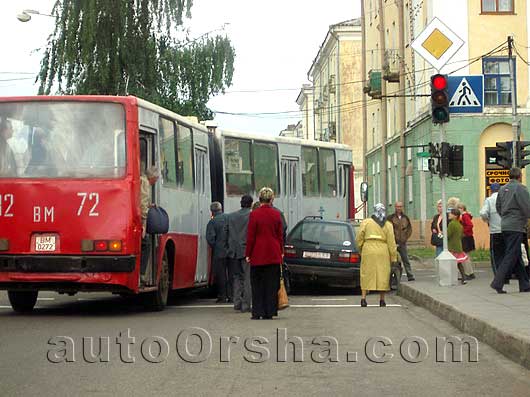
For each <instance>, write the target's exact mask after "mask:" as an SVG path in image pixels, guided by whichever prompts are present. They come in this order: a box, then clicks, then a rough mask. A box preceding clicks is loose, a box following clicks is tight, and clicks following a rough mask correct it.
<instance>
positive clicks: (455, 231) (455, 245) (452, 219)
mask: <svg viewBox="0 0 530 397" xmlns="http://www.w3.org/2000/svg"><path fill="white" fill-rule="evenodd" d="M460 216H461V214H460V210H459V209H458V208H453V209H451V211H449V213H448V217H449V223H448V225H447V249H448V250H449V252H450V253H451V254H453V256H454V257H455V258H456V265H457V266H458V270H459V271H460V277H461V281H462V284H465V283H466V274H465V271H464V263H465V262H467V261H468V259H469V258H468V255H467V254H466V253H465V252H464V249H463V247H462V237H463V236H464V226H462V223H461V222H460Z"/></svg>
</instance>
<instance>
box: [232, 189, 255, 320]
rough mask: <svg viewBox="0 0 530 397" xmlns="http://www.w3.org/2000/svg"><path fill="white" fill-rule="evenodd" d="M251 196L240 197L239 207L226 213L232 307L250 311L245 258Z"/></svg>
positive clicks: (247, 269) (249, 292) (248, 272)
mask: <svg viewBox="0 0 530 397" xmlns="http://www.w3.org/2000/svg"><path fill="white" fill-rule="evenodd" d="M251 206H252V196H249V195H248V194H246V195H244V196H243V197H241V209H240V210H239V211H236V212H232V213H231V214H228V258H229V259H228V262H229V264H228V266H229V268H230V273H231V274H232V277H233V280H232V283H233V288H232V291H233V300H234V309H235V310H240V311H241V312H243V313H245V312H250V305H251V287H250V265H249V264H248V263H247V261H246V260H245V249H246V247H247V229H248V218H249V216H250V207H251Z"/></svg>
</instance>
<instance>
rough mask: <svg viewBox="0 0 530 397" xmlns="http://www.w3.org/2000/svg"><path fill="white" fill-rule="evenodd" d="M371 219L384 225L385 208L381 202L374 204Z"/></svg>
mask: <svg viewBox="0 0 530 397" xmlns="http://www.w3.org/2000/svg"><path fill="white" fill-rule="evenodd" d="M372 219H373V220H374V221H375V222H376V223H377V224H378V225H379V226H381V227H383V226H385V222H386V208H385V206H384V205H383V204H381V203H377V204H376V205H374V213H373V215H372Z"/></svg>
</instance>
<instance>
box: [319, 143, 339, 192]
mask: <svg viewBox="0 0 530 397" xmlns="http://www.w3.org/2000/svg"><path fill="white" fill-rule="evenodd" d="M319 171H320V188H321V193H322V196H324V197H336V196H337V173H336V170H335V152H334V151H333V150H332V149H320V167H319Z"/></svg>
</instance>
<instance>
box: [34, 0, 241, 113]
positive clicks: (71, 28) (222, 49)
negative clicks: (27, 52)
mask: <svg viewBox="0 0 530 397" xmlns="http://www.w3.org/2000/svg"><path fill="white" fill-rule="evenodd" d="M192 4H193V0H112V1H109V0H57V1H56V2H55V5H54V7H53V11H52V14H53V15H54V16H55V18H56V23H55V30H54V32H53V33H52V34H51V35H50V37H49V38H48V44H47V46H46V49H45V51H44V54H43V57H42V60H41V69H40V73H39V76H38V80H39V81H40V88H39V94H50V93H52V92H53V93H59V94H101V95H127V94H130V95H136V96H139V97H141V98H144V99H147V100H149V101H152V102H154V103H157V104H159V105H161V106H164V107H166V108H169V109H171V110H173V111H175V112H178V113H181V114H188V115H190V114H193V115H196V116H198V117H200V118H203V119H204V118H209V117H211V112H210V110H209V109H208V108H207V107H206V103H207V102H208V100H209V99H210V97H211V96H213V95H215V94H217V93H219V92H223V91H224V89H225V88H226V87H229V86H230V85H231V83H232V75H233V64H234V57H235V52H234V49H233V47H232V45H231V43H230V40H229V39H228V38H227V37H224V36H216V37H209V36H208V35H205V36H204V37H203V38H201V39H199V40H194V41H184V42H179V41H177V40H176V39H175V37H174V36H175V32H176V29H177V28H178V27H179V26H180V25H182V23H183V17H184V16H186V17H188V18H189V17H191V14H190V10H191V7H192Z"/></svg>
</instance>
